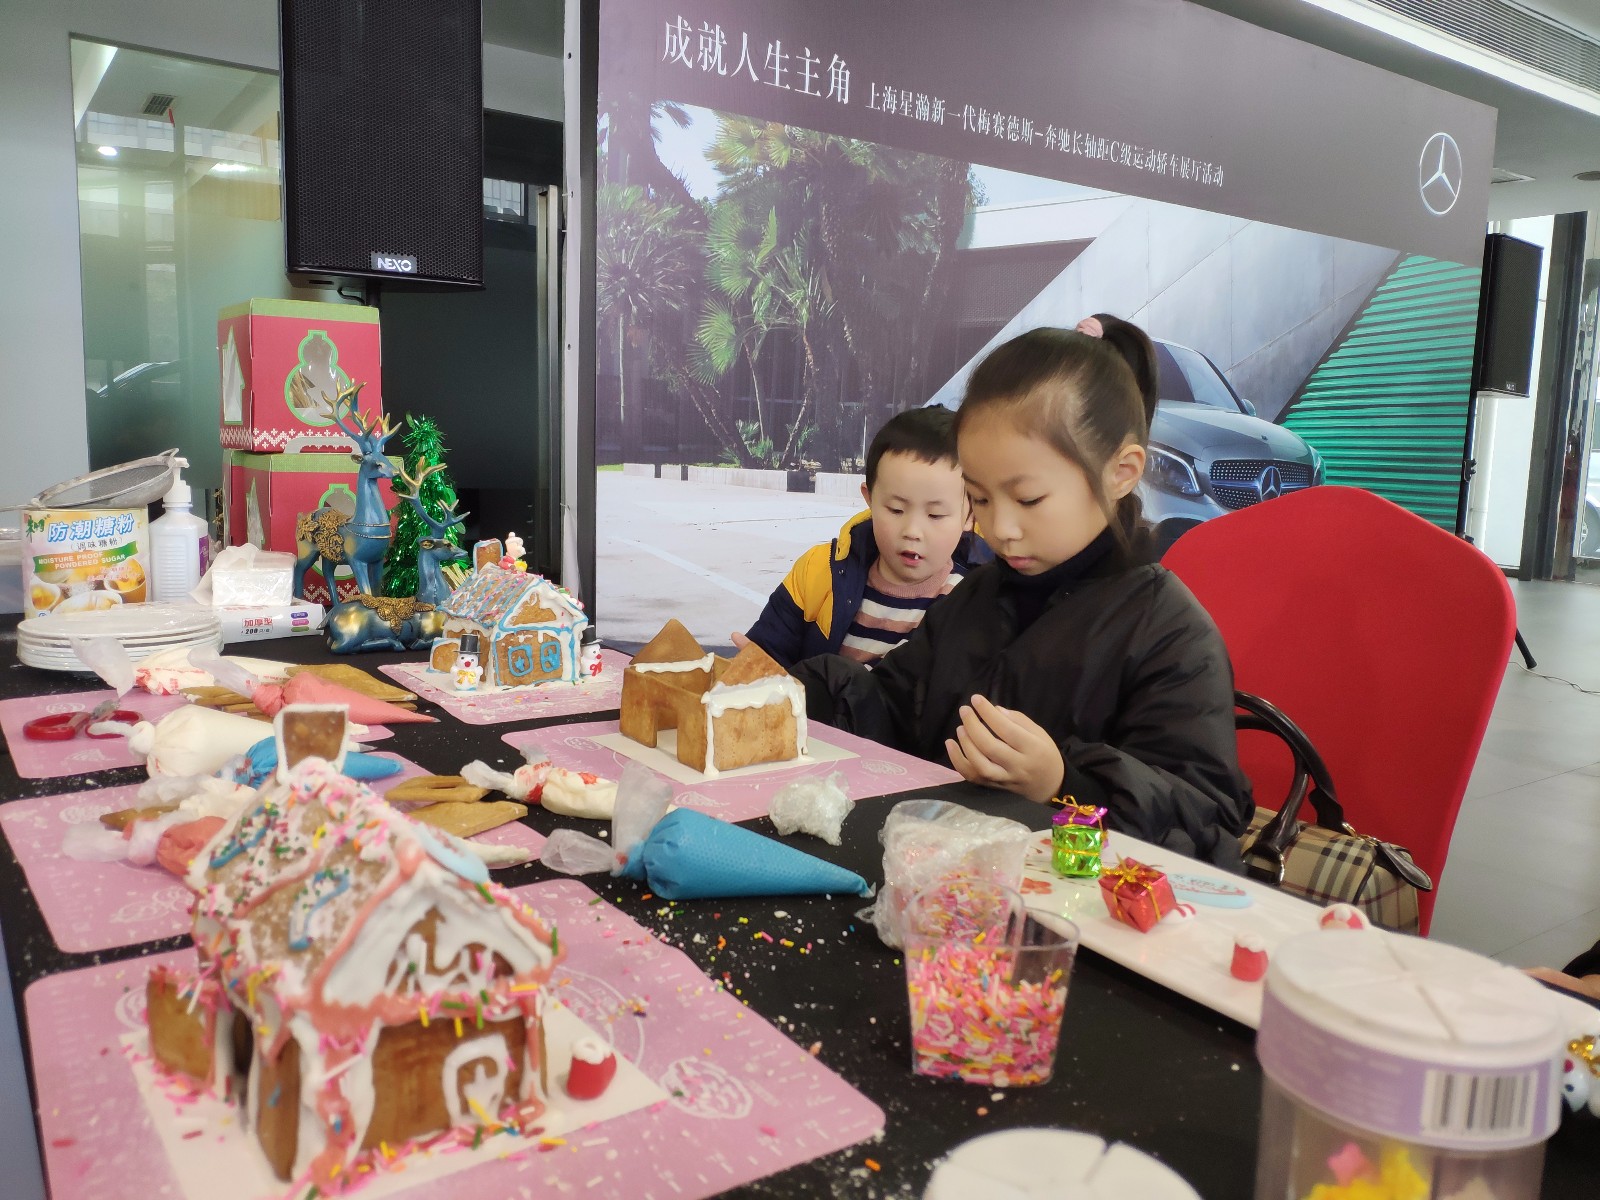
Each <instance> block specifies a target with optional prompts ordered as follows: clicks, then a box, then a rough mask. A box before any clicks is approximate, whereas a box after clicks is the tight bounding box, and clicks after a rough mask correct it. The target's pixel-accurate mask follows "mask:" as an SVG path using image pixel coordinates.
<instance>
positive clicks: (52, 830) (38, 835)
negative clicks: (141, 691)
mask: <svg viewBox="0 0 1600 1200" xmlns="http://www.w3.org/2000/svg"><path fill="white" fill-rule="evenodd" d="M382 757H384V758H392V759H394V760H396V761H397V762H399V763H400V764H401V767H402V770H401V772H400V774H398V775H391V776H389V777H388V778H387V779H382V780H379V781H378V783H377V784H376V785H375V786H376V788H377V790H378V791H380V792H387V791H388V790H389V789H390V788H391V787H393V786H394V785H395V784H397V783H399V782H401V780H405V779H411V778H414V777H415V776H418V775H426V774H428V772H427V771H425V770H423V769H422V768H421V767H419V766H417V764H416V763H414V762H412V761H410V760H409V759H406V758H402V757H401V756H400V755H398V754H383V755H382ZM138 790H139V787H138V785H137V784H130V785H128V786H126V787H115V788H100V789H98V790H96V791H91V792H74V793H72V794H71V795H66V796H42V797H39V798H37V799H32V800H14V801H12V802H11V803H10V804H6V805H4V806H0V829H3V830H4V831H5V835H6V839H7V840H8V841H9V842H10V843H11V849H12V851H13V852H14V853H15V854H16V856H17V861H18V862H19V863H20V864H21V865H22V870H23V872H24V874H26V875H27V877H28V886H29V887H31V888H32V889H33V894H34V897H35V898H36V899H37V900H38V902H39V910H40V912H42V913H43V914H44V921H45V925H46V926H48V927H49V930H50V936H51V937H53V938H55V942H56V945H57V946H59V947H61V949H63V950H66V951H68V952H69V953H80V952H86V951H90V950H106V949H109V948H110V947H113V946H133V945H137V944H138V943H139V942H149V941H154V940H155V939H156V938H165V937H173V936H175V935H177V934H180V933H185V932H187V931H188V929H189V898H190V892H189V889H188V888H186V887H184V886H183V884H182V883H180V882H179V881H178V880H177V879H175V878H174V877H173V876H171V875H169V874H168V873H167V872H166V871H164V870H162V869H161V868H160V867H156V866H149V867H135V866H133V865H131V864H129V863H125V862H110V863H106V862H80V861H78V860H77V859H73V858H68V857H67V856H66V855H64V854H62V853H61V841H62V838H63V837H64V836H65V835H66V832H67V827H68V826H70V825H81V824H84V823H85V822H88V821H94V820H98V819H99V817H100V815H101V814H102V813H108V812H115V811H117V810H118V809H123V808H128V807H130V806H131V805H132V804H133V803H134V800H135V795H136V793H137V792H138ZM480 839H481V840H482V841H485V842H492V843H495V844H497V845H515V846H522V847H524V848H525V849H527V850H529V851H531V852H534V853H537V852H538V849H539V847H540V846H542V845H543V844H544V838H543V837H542V836H541V835H540V834H537V833H535V832H534V831H533V830H531V829H529V828H528V827H527V826H526V825H522V824H520V823H517V822H512V823H511V824H510V825H503V826H501V827H500V828H499V829H494V830H490V831H489V832H488V833H485V834H481V835H480Z"/></svg>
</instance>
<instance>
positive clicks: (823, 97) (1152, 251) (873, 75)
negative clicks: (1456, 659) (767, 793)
mask: <svg viewBox="0 0 1600 1200" xmlns="http://www.w3.org/2000/svg"><path fill="white" fill-rule="evenodd" d="M597 93H598V101H597V109H598V111H597V119H598V130H597V160H596V183H597V186H596V189H595V194H594V204H595V211H594V214H593V220H594V225H593V228H594V231H595V232H594V237H595V261H596V267H595V271H596V274H595V284H594V295H595V304H594V311H593V313H592V314H585V315H592V320H593V328H592V335H593V344H594V346H595V363H596V367H595V371H596V378H595V391H594V395H595V404H594V414H593V416H594V422H595V430H594V447H595V462H594V464H593V465H594V467H595V469H596V471H597V479H596V495H597V515H596V522H597V523H596V546H597V552H596V554H597V579H596V583H595V589H594V590H595V597H594V599H595V606H596V615H597V619H598V622H599V627H600V629H601V631H602V634H603V636H604V638H605V640H606V641H607V642H612V643H616V644H619V645H622V646H630V645H637V644H639V643H640V642H642V641H644V640H646V639H648V638H649V637H650V636H652V635H653V634H654V633H655V632H656V631H657V630H658V629H659V628H660V626H661V623H662V621H663V619H664V618H663V615H662V614H663V613H667V612H670V613H673V614H678V615H682V616H684V618H685V620H686V622H687V623H688V624H689V625H690V627H691V630H692V632H693V633H694V634H695V635H696V636H697V637H698V638H699V639H700V640H701V642H702V643H703V644H704V645H706V646H708V647H711V646H725V645H727V644H728V642H729V635H730V633H731V632H732V631H734V630H743V629H745V628H747V627H748V626H749V625H750V623H751V622H752V621H753V620H754V618H755V616H756V614H757V613H758V612H759V611H760V609H761V606H762V605H763V603H764V602H765V600H766V598H767V596H768V594H769V593H770V592H771V590H772V589H773V587H774V586H776V585H777V584H778V582H779V581H780V580H781V579H782V577H783V575H784V573H785V571H786V570H787V569H788V567H789V565H790V564H791V563H792V562H793V560H794V559H795V557H796V556H797V555H798V554H799V553H801V552H802V551H803V550H804V549H805V548H806V547H808V546H810V545H812V544H814V543H817V542H821V541H826V540H827V539H828V538H830V537H832V536H834V535H835V534H836V533H837V532H838V530H839V528H840V527H841V526H842V525H843V524H844V523H845V522H846V521H847V520H849V518H850V517H851V516H853V515H854V514H855V513H857V512H858V511H860V509H861V508H862V507H863V506H862V504H861V496H860V483H861V471H862V459H863V456H864V454H865V450H866V446H867V444H868V443H869V442H870V440H871V438H872V435H873V433H874V432H875V431H876V430H877V429H878V428H879V427H880V426H881V425H882V424H883V423H884V421H886V420H887V419H888V418H889V417H891V416H893V415H894V414H895V413H897V412H900V411H902V410H904V409H907V408H912V407H916V406H919V405H925V404H930V403H932V404H943V405H947V406H950V407H955V406H957V405H959V403H960V400H961V395H962V389H963V386H964V384H965V381H966V378H967V376H968V374H969V373H970V372H971V370H972V368H973V366H974V365H975V364H976V363H977V362H978V361H980V360H981V359H982V358H983V356H984V354H985V353H986V352H987V351H988V350H989V349H991V348H992V347H994V346H996V345H998V344H999V343H1001V342H1003V341H1005V340H1007V339H1008V338H1011V337H1013V336H1014V335H1016V334H1018V333H1020V332H1022V331H1023V330H1026V329H1030V328H1033V327H1035V326H1039V325H1062V326H1072V325H1074V324H1076V323H1077V322H1078V320H1079V319H1080V318H1082V317H1084V316H1087V315H1089V314H1092V313H1111V314H1115V315H1117V316H1121V317H1124V318H1127V319H1128V320H1131V321H1134V322H1136V323H1138V324H1139V325H1141V326H1142V327H1143V328H1144V329H1146V330H1147V331H1148V332H1149V334H1150V336H1151V337H1152V338H1153V339H1154V340H1155V343H1156V347H1157V354H1158V358H1159V365H1160V369H1161V401H1160V405H1159V407H1158V411H1157V414H1156V417H1155V421H1154V423H1153V427H1152V429H1151V447H1150V449H1151V454H1150V461H1151V464H1152V466H1151V469H1150V470H1149V471H1148V472H1147V475H1146V479H1145V481H1144V483H1143V484H1142V485H1141V496H1142V498H1143V501H1144V509H1145V513H1146V515H1147V516H1148V517H1149V519H1150V520H1152V521H1153V522H1154V523H1155V524H1156V525H1157V526H1158V529H1159V532H1160V533H1161V535H1162V536H1163V537H1164V538H1166V539H1171V538H1174V537H1177V536H1179V535H1181V533H1182V532H1183V531H1184V530H1186V529H1189V528H1192V527H1193V526H1194V525H1195V524H1197V523H1199V522H1201V521H1206V520H1209V519H1211V518H1212V517H1215V516H1219V515H1221V514H1223V513H1226V512H1230V511H1233V510H1236V509H1239V508H1243V507H1246V506H1248V505H1252V504H1256V503H1259V502H1261V501H1262V500H1265V499H1271V498H1273V497H1275V496H1278V495H1282V494H1284V493H1286V492H1292V491H1295V490H1298V489H1301V488H1306V487H1313V486H1316V485H1318V484H1321V483H1344V484H1354V485H1357V486H1361V487H1366V488H1370V489H1372V490H1373V491H1375V492H1378V493H1379V494H1381V495H1384V496H1387V497H1388V498H1390V499H1392V500H1394V501H1396V502H1397V503H1399V504H1402V505H1404V506H1406V507H1407V508H1410V509H1411V510H1413V511H1415V512H1417V513H1419V514H1421V515H1423V516H1424V517H1426V518H1428V519H1429V520H1431V521H1434V522H1436V523H1438V524H1440V525H1442V526H1446V527H1449V526H1451V525H1452V524H1453V522H1454V519H1455V509H1456V501H1457V495H1458V490H1459V483H1460V471H1461V455H1462V444H1463V438H1464V433H1465V422H1466V413H1467V399H1468V391H1469V384H1470V375H1471V368H1472V354H1473V340H1474V333H1475V327H1476V317H1477V301H1478V280H1479V269H1480V265H1481V256H1482V249H1483V234H1484V227H1485V212H1486V206H1487V202H1488V180H1489V173H1490V165H1491V160H1492V157H1493V151H1494V125H1495V114H1494V111H1493V110H1492V109H1489V108H1486V107H1484V106H1482V105H1479V104H1476V103H1473V102H1471V101H1468V100H1464V99H1462V98H1460V97H1457V96H1454V95H1450V94H1448V93H1445V92H1441V91H1438V90H1436V89H1433V88H1429V87H1426V86H1424V85H1422V84H1419V83H1415V82H1413V81H1411V80H1408V79H1404V78H1401V77H1399V76H1396V75H1392V74H1389V73H1387V72H1385V71H1381V70H1378V69H1376V68H1374V67H1370V66H1367V65H1365V64H1362V63H1358V62H1355V61H1353V60H1350V59H1347V58H1343V57H1341V56H1339V55H1336V54H1332V53H1330V52H1328V51H1325V50H1321V49H1318V48H1316V47H1313V46H1309V45H1306V44H1304V43H1301V42H1297V41H1294V40H1293V39H1290V38H1286V37H1283V36H1280V35H1278V34H1274V33H1270V32H1267V31H1265V30H1262V29H1258V28H1256V27H1255V26H1252V25H1248V24H1245V23H1243V22H1240V21H1237V20H1234V19H1232V18H1229V17H1225V16H1222V15H1220V14H1218V13H1215V12H1212V11H1210V10H1208V9H1203V8H1198V7H1195V6H1193V5H1191V4H1187V3H1182V2H1181V0H994V2H993V3H989V4H983V5H977V4H972V3H970V0H921V2H919V3H917V4H903V3H887V2H885V0H806V2H805V3H799V2H797V0H788V2H782V3H780V2H777V0H738V2H734V0H601V2H600V19H599V75H598V81H597Z"/></svg>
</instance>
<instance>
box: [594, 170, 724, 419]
mask: <svg viewBox="0 0 1600 1200" xmlns="http://www.w3.org/2000/svg"><path fill="white" fill-rule="evenodd" d="M595 208H596V214H597V220H596V236H595V308H596V310H597V312H598V315H599V318H600V324H601V326H602V328H603V329H604V330H605V333H606V335H607V337H608V340H609V344H610V345H612V346H614V347H615V349H616V356H617V403H618V407H619V409H620V415H621V418H622V422H623V425H624V427H626V425H627V418H628V400H627V395H628V375H629V371H630V368H631V366H632V365H633V364H634V362H635V361H636V360H637V358H638V355H637V354H630V353H629V350H630V348H633V349H637V348H638V347H640V346H641V345H643V344H644V343H645V342H646V340H647V339H648V338H649V336H650V331H651V329H652V328H653V327H654V325H655V323H656V322H657V321H658V320H660V319H662V318H663V317H665V316H667V315H668V314H672V313H682V312H685V311H687V310H688V309H689V307H690V301H691V299H692V298H693V297H694V294H695V284H696V279H697V276H698V274H699V270H698V267H699V250H698V239H697V238H696V236H695V233H694V230H692V229H690V228H689V227H687V226H686V225H684V224H683V222H682V220H681V213H680V210H679V209H678V208H677V206H676V205H662V204H658V203H657V202H655V201H653V200H651V199H649V198H647V197H646V196H645V192H644V189H643V188H640V187H632V186H628V187H619V186H617V185H616V184H609V183H608V184H604V185H602V186H601V188H600V191H599V195H598V196H597V197H596V201H595Z"/></svg>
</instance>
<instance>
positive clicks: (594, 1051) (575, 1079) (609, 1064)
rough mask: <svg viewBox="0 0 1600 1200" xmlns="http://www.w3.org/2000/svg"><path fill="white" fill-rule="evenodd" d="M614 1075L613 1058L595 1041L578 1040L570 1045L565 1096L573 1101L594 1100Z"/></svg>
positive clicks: (610, 1051)
mask: <svg viewBox="0 0 1600 1200" xmlns="http://www.w3.org/2000/svg"><path fill="white" fill-rule="evenodd" d="M616 1074H617V1056H616V1055H615V1054H614V1053H612V1050H611V1047H610V1046H608V1045H606V1044H605V1043H604V1042H602V1041H601V1040H600V1039H599V1038H593V1037H586V1038H579V1039H578V1040H577V1041H575V1042H573V1043H572V1070H571V1072H570V1073H568V1075H567V1095H569V1096H571V1097H572V1098H573V1099H574V1100H598V1099H599V1098H600V1097H601V1096H603V1095H605V1090H606V1089H607V1088H608V1087H610V1086H611V1081H612V1080H613V1079H614V1078H616Z"/></svg>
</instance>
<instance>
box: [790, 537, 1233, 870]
mask: <svg viewBox="0 0 1600 1200" xmlns="http://www.w3.org/2000/svg"><path fill="white" fill-rule="evenodd" d="M1002 571H1003V568H1002V567H1001V565H1000V564H996V563H990V564H988V565H986V566H982V567H979V568H977V569H976V570H974V571H972V572H971V573H970V574H969V575H968V576H967V578H966V579H965V580H963V581H962V584H961V586H960V587H958V588H956V589H955V591H953V592H951V593H950V594H949V595H948V596H946V597H944V599H942V600H940V601H939V603H938V604H935V605H934V606H933V607H932V608H930V609H929V610H928V615H927V617H925V618H924V619H923V622H922V624H921V625H920V626H919V627H918V628H917V630H916V632H915V633H913V634H912V635H911V637H910V638H909V639H907V641H905V642H904V643H903V644H901V645H900V646H897V647H896V648H895V649H894V650H892V651H890V652H889V654H887V655H885V656H884V657H883V658H882V659H880V660H879V661H878V663H877V665H876V666H875V667H874V668H873V669H872V670H870V671H868V670H865V669H863V668H861V667H859V666H858V665H857V664H855V663H852V662H850V661H849V660H847V659H844V658H840V657H838V656H835V655H823V656H821V657H818V658H812V659H808V660H806V661H805V662H802V663H800V664H798V665H797V666H796V667H795V668H794V674H795V676H796V677H797V678H798V679H799V680H800V681H801V682H802V683H803V684H805V687H806V703H807V708H808V709H809V711H810V715H811V716H812V718H814V719H816V720H820V721H823V722H826V723H827V724H830V725H834V726H837V727H838V728H840V729H844V730H848V731H850V732H852V733H857V734H860V735H861V736H863V737H868V738H872V739H873V740H874V741H878V742H881V743H883V744H885V745H888V746H893V747H895V748H897V749H900V750H903V751H906V752H908V753H911V754H915V755H917V756H919V757H921V758H926V759H929V760H931V761H936V762H948V761H949V758H948V755H947V754H946V752H945V746H944V741H945V739H946V738H947V737H953V736H955V730H956V728H957V726H959V725H960V723H961V719H960V715H959V713H958V711H957V710H958V709H959V708H960V706H961V705H963V704H966V703H969V702H970V699H971V697H972V696H973V695H974V694H977V695H982V696H986V697H987V698H988V699H990V700H992V701H993V702H994V703H996V704H999V705H1002V706H1004V707H1006V708H1014V709H1018V710H1020V711H1021V712H1024V713H1026V714H1027V715H1028V716H1029V717H1031V718H1032V719H1033V720H1035V721H1037V722H1038V723H1039V724H1040V725H1042V726H1043V727H1044V728H1045V729H1047V730H1049V731H1050V733H1051V734H1052V735H1053V736H1054V737H1055V739H1056V742H1057V744H1058V745H1059V746H1060V747H1061V756H1062V759H1063V760H1064V761H1065V763H1066V778H1065V780H1064V781H1063V783H1062V792H1063V793H1065V794H1071V795H1073V796H1075V797H1077V799H1078V801H1079V802H1080V803H1095V804H1103V805H1105V806H1106V807H1107V808H1108V809H1109V810H1110V812H1109V815H1108V817H1107V824H1108V826H1109V827H1110V828H1112V829H1120V830H1123V831H1124V832H1126V833H1129V834H1132V835H1133V836H1134V837H1138V838H1143V839H1144V840H1145V841H1149V842H1154V843H1157V844H1159V845H1161V846H1165V847H1167V848H1169V849H1171V850H1175V851H1177V852H1178V853H1180V854H1186V855H1190V856H1192V857H1194V858H1199V859H1205V860H1208V861H1210V862H1213V863H1216V864H1217V865H1219V866H1223V867H1227V868H1229V869H1230V870H1238V869H1239V867H1240V860H1239V837H1240V835H1242V834H1243V833H1244V832H1245V830H1246V829H1247V828H1248V826H1249V823H1250V816H1251V814H1252V812H1253V811H1254V807H1255V806H1254V804H1253V803H1252V802H1251V799H1250V785H1249V783H1248V781H1247V780H1246V779H1245V777H1244V773H1243V772H1242V771H1241V770H1240V769H1239V758H1238V748H1237V743H1236V741H1235V734H1234V724H1233V668H1232V666H1231V665H1230V664H1229V662H1228V654H1227V651H1226V649H1225V648H1224V647H1223V644H1222V635H1221V634H1219V633H1218V632H1217V627H1216V625H1215V624H1214V623H1213V622H1212V620H1211V618H1210V617H1209V616H1208V615H1207V614H1206V612H1205V610H1204V609H1203V608H1201V607H1200V604H1199V602H1198V601H1197V600H1195V598H1194V596H1193V595H1191V594H1190V592H1189V589H1188V588H1186V587H1185V586H1184V585H1183V583H1182V582H1181V581H1180V580H1179V579H1178V578H1177V577H1176V576H1175V575H1173V574H1171V573H1170V572H1168V571H1167V570H1166V569H1165V568H1163V567H1160V566H1156V565H1150V564H1146V563H1141V562H1139V561H1138V555H1137V554H1134V555H1130V554H1128V553H1126V552H1123V551H1121V550H1114V551H1113V552H1112V553H1111V554H1109V555H1107V556H1106V557H1105V558H1104V559H1102V560H1101V561H1100V562H1099V563H1097V564H1096V565H1095V566H1094V567H1092V568H1091V569H1090V570H1089V572H1088V573H1087V575H1086V576H1085V577H1084V578H1082V579H1078V580H1076V581H1074V582H1069V583H1067V584H1066V585H1064V586H1063V587H1062V589H1061V590H1060V591H1058V592H1057V593H1055V595H1053V596H1052V597H1051V598H1050V600H1049V603H1048V604H1047V606H1046V608H1045V611H1044V613H1043V614H1042V615H1041V616H1039V617H1038V619H1037V620H1036V621H1035V622H1034V623H1033V625H1032V626H1030V627H1029V628H1028V629H1027V630H1026V631H1024V632H1023V633H1022V634H1021V635H1020V636H1019V635H1018V634H1017V632H1016V629H1017V622H1016V614H1015V610H1014V605H1013V602H1012V599H1011V597H1010V596H1008V595H1007V594H1006V592H1005V590H1004V588H1003V587H1002V586H1001V584H1002Z"/></svg>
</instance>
